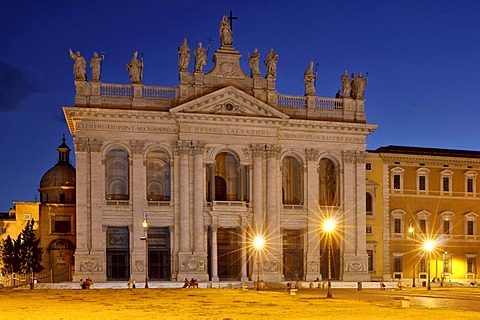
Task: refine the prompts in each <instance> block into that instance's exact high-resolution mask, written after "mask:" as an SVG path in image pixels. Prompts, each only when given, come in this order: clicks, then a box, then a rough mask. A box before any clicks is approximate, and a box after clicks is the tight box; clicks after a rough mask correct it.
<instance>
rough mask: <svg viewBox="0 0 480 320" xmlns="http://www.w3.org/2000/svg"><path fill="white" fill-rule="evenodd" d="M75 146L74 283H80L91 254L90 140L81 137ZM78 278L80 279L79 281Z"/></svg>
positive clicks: (77, 138)
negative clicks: (83, 265) (82, 267)
mask: <svg viewBox="0 0 480 320" xmlns="http://www.w3.org/2000/svg"><path fill="white" fill-rule="evenodd" d="M74 145H75V159H76V164H77V168H76V170H77V177H76V194H77V199H79V200H82V202H80V201H77V204H76V233H77V241H76V249H75V270H76V272H75V277H74V281H76V282H78V281H79V280H80V279H81V278H83V277H82V275H81V273H80V272H79V271H80V270H81V269H80V266H81V265H82V263H84V264H85V262H87V261H88V254H89V249H90V247H89V241H88V239H89V238H90V226H89V222H90V219H89V215H90V204H89V203H90V201H89V199H90V179H89V178H90V177H89V175H88V173H89V172H90V152H89V145H88V139H83V138H80V137H75V138H74ZM77 278H78V279H77Z"/></svg>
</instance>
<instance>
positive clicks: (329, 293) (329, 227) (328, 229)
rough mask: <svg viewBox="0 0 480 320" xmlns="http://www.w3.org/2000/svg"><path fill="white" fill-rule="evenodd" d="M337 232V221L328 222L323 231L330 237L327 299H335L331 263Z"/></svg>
mask: <svg viewBox="0 0 480 320" xmlns="http://www.w3.org/2000/svg"><path fill="white" fill-rule="evenodd" d="M334 230H335V221H333V220H327V221H325V222H324V223H323V231H324V232H325V233H326V234H327V237H328V285H327V298H333V296H332V263H331V252H330V250H331V248H332V232H333V231H334Z"/></svg>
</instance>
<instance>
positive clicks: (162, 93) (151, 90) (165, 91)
mask: <svg viewBox="0 0 480 320" xmlns="http://www.w3.org/2000/svg"><path fill="white" fill-rule="evenodd" d="M142 97H143V98H146V99H166V100H175V88H171V87H154V86H144V87H143V90H142Z"/></svg>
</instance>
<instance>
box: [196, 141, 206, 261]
mask: <svg viewBox="0 0 480 320" xmlns="http://www.w3.org/2000/svg"><path fill="white" fill-rule="evenodd" d="M203 153H204V147H203V145H202V144H199V143H196V144H195V145H194V147H193V154H194V160H193V161H194V178H193V224H194V249H195V253H196V254H201V255H205V256H206V251H205V247H204V236H205V235H204V222H203V221H204V219H203V202H204V200H203V199H205V190H204V186H205V183H204V175H205V174H204V170H203Z"/></svg>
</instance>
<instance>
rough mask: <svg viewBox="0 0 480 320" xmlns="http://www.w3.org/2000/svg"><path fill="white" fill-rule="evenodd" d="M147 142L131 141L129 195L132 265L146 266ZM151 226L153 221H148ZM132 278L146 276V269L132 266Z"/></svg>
mask: <svg viewBox="0 0 480 320" xmlns="http://www.w3.org/2000/svg"><path fill="white" fill-rule="evenodd" d="M144 145H145V143H144V142H143V141H135V140H134V141H131V142H130V148H131V150H132V153H131V155H130V159H131V160H130V161H129V162H130V163H131V165H130V170H129V192H128V193H129V195H130V202H131V204H132V218H131V219H132V220H131V221H132V222H131V224H132V230H130V232H131V234H132V236H131V239H132V243H130V248H132V250H131V252H132V266H135V265H137V264H141V265H142V266H145V265H146V264H145V241H142V240H141V237H143V236H144V233H145V232H144V230H143V225H142V223H143V214H144V213H145V209H146V208H145V204H146V194H147V192H146V163H145V161H144V158H143V148H144ZM147 222H148V223H149V226H151V225H152V224H151V222H149V221H148V217H147ZM131 277H132V279H142V278H144V277H145V271H144V270H136V269H135V268H132V275H131Z"/></svg>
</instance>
